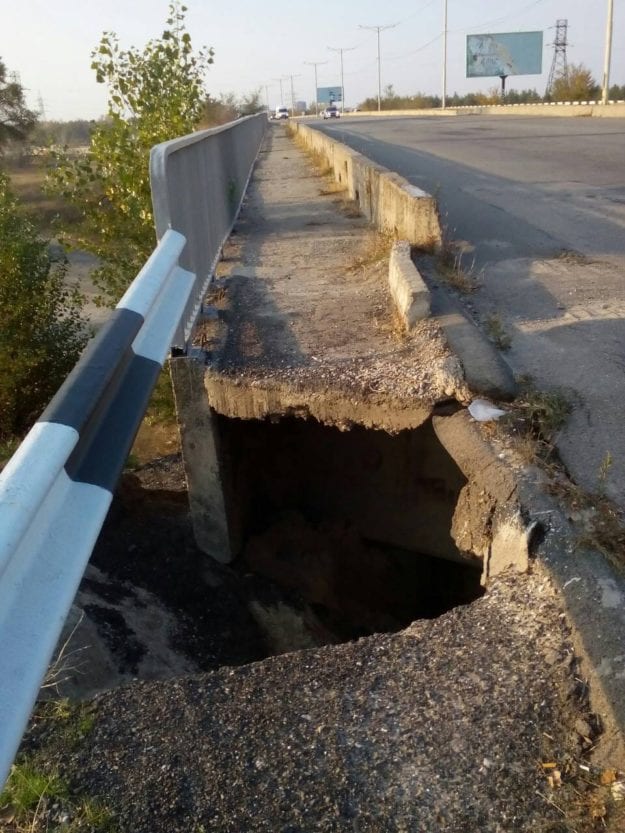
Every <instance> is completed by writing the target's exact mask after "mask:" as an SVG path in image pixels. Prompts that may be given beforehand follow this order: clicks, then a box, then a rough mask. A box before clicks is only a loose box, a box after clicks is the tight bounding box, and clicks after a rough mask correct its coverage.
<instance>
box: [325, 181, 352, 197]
mask: <svg viewBox="0 0 625 833" xmlns="http://www.w3.org/2000/svg"><path fill="white" fill-rule="evenodd" d="M345 191H347V188H346V187H345V185H344V184H343V183H342V182H333V181H332V182H328V184H327V185H325V186H324V187H323V188H320V189H319V195H320V196H322V197H327V196H330V195H331V194H344V193H345Z"/></svg>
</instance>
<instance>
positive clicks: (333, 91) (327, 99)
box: [317, 87, 341, 104]
mask: <svg viewBox="0 0 625 833" xmlns="http://www.w3.org/2000/svg"><path fill="white" fill-rule="evenodd" d="M340 100H341V88H340V87H317V101H318V102H319V104H335V103H336V102H337V101H340Z"/></svg>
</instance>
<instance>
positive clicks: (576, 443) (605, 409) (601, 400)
mask: <svg viewBox="0 0 625 833" xmlns="http://www.w3.org/2000/svg"><path fill="white" fill-rule="evenodd" d="M320 127H321V129H323V130H325V131H326V132H327V133H328V134H330V135H332V136H333V137H335V138H337V139H339V140H340V141H343V142H345V143H346V144H348V145H350V146H351V147H353V148H355V149H356V150H358V151H360V152H361V153H363V154H364V155H366V156H368V157H369V158H370V159H373V160H375V161H376V162H378V163H380V164H382V165H384V166H386V167H387V168H390V169H391V170H394V171H397V172H398V173H400V174H402V175H403V176H404V177H406V179H408V180H409V182H411V183H412V184H414V185H417V186H419V187H420V188H423V189H425V190H426V191H429V192H430V193H433V194H435V195H436V196H437V197H438V200H439V206H440V209H441V214H442V219H443V224H444V225H445V227H446V229H447V234H448V237H449V238H450V239H451V240H454V241H456V242H457V245H458V246H459V247H460V249H461V250H463V251H464V255H463V263H464V266H465V268H470V267H471V266H473V267H474V270H475V272H476V273H480V280H481V282H482V288H481V289H480V291H478V292H477V293H476V294H475V295H474V296H473V298H472V303H473V304H474V308H475V311H476V314H477V316H478V317H479V318H480V319H481V320H482V321H486V319H487V318H488V317H489V316H491V317H492V316H495V317H496V319H497V320H499V321H500V322H501V324H502V325H503V327H504V329H505V330H506V331H507V333H508V335H509V336H510V337H511V339H512V347H511V349H510V350H509V351H508V353H507V354H506V358H507V359H508V361H509V362H510V364H511V365H512V367H513V369H514V370H515V372H518V373H529V374H531V375H532V376H533V377H534V379H535V381H536V383H537V384H538V385H540V386H543V387H545V386H546V387H556V386H557V387H560V388H563V389H564V391H565V392H566V393H567V395H568V396H569V397H570V398H571V400H572V401H573V402H574V410H573V414H572V416H571V418H570V419H569V423H568V425H567V427H566V428H565V429H564V430H563V431H562V433H561V435H560V437H559V439H558V447H559V450H560V453H561V456H562V458H563V460H564V463H565V464H566V465H567V467H568V468H569V471H570V472H571V474H572V475H573V477H574V478H575V479H576V480H577V481H578V482H579V483H581V484H582V485H583V486H584V487H585V488H587V489H589V490H591V491H592V490H595V489H598V488H602V487H603V486H607V491H608V493H609V494H610V495H611V496H612V497H613V498H615V499H617V500H618V501H619V502H620V503H621V504H622V503H623V502H625V420H624V419H623V411H624V406H625V325H624V320H625V120H624V119H612V118H609V119H600V118H583V117H577V118H564V117H563V118H553V117H551V118H525V117H521V116H515V117H511V116H510V117H504V116H485V117H482V116H460V117H441V118H432V117H429V118H421V119H419V118H383V119H377V118H375V119H364V118H363V119H360V118H358V119H351V118H350V119H349V120H347V119H346V120H345V121H342V122H340V123H339V124H332V125H323V126H321V125H320ZM610 460H611V464H610V465H608V466H607V480H606V481H605V483H604V481H603V475H602V474H601V473H602V472H605V469H606V465H605V464H606V462H609V461H610Z"/></svg>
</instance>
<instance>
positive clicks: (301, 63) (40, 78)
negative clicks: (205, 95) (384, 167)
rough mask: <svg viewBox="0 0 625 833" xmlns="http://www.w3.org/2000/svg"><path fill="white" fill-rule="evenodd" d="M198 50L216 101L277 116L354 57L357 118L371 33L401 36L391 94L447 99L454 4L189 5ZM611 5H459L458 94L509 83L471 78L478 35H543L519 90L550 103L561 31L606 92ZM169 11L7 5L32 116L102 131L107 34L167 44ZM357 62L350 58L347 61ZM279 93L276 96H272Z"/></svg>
mask: <svg viewBox="0 0 625 833" xmlns="http://www.w3.org/2000/svg"><path fill="white" fill-rule="evenodd" d="M186 5H187V7H188V12H187V18H186V20H187V23H186V26H187V30H188V31H189V33H190V35H191V38H192V43H193V45H194V47H195V48H196V49H197V48H200V47H201V46H209V47H213V49H214V50H215V62H214V64H213V66H212V67H211V68H210V70H209V72H208V74H207V77H206V86H207V90H208V92H209V93H210V94H211V95H213V96H214V97H217V96H218V95H219V94H220V93H228V92H234V93H236V94H237V95H242V94H246V93H249V92H251V91H253V90H257V89H259V88H260V90H261V95H262V99H263V101H264V100H265V96H266V95H267V98H268V103H269V105H270V106H271V107H275V106H276V105H278V104H280V82H279V80H277V79H279V78H281V77H282V78H283V82H282V89H283V95H284V101H285V103H287V104H290V94H291V79H290V78H288V77H286V76H293V79H292V83H293V89H294V93H295V98H296V100H304V101H307V102H308V101H311V100H313V99H314V69H313V67H312V66H309V65H308V64H307V63H306V62H312V61H317V62H326V63H322V65H320V66H319V67H318V82H319V86H334V85H336V86H338V85H340V57H339V53H338V52H334V51H331V49H329V47H333V48H335V49H336V48H343V49H344V50H346V51H344V53H343V61H344V86H345V103H346V106H355V105H357V104H358V103H359V102H361V101H362V100H363V99H364V98H366V97H367V96H375V95H377V85H378V80H377V78H378V76H377V35H376V32H375V31H372V30H370V29H366V28H360V27H362V26H365V27H367V26H389V27H391V26H392V28H388V29H385V30H384V31H382V32H381V34H380V43H381V49H380V54H381V74H382V86H383V87H384V86H385V85H387V84H392V85H393V88H394V90H395V92H396V93H398V94H400V95H410V94H414V93H416V92H424V93H428V94H439V95H440V93H441V89H442V68H443V37H442V31H443V9H444V0H386V2H379V0H378V2H374V0H315V2H314V3H311V2H306V0H300V2H294V0H263V2H259V0H231V2H225V1H224V0H186ZM607 7H608V0H448V30H449V34H448V62H447V89H448V93H449V94H451V93H453V92H454V91H457V92H459V93H466V92H474V91H478V90H487V89H489V88H491V87H494V86H498V85H499V80H498V79H497V78H493V79H467V78H465V44H466V36H467V34H476V33H490V32H517V31H533V30H542V31H543V32H544V44H545V46H544V54H543V73H542V75H526V76H516V77H513V78H509V79H508V81H507V88H508V89H523V88H527V87H532V88H536V89H537V90H538V91H539V92H540V93H542V92H544V88H545V85H546V82H547V77H548V74H549V69H550V66H551V60H552V56H553V47H552V46H551V45H550V44H552V43H553V37H554V31H553V26H554V24H555V22H556V19H558V18H567V19H568V22H569V42H570V45H569V47H568V50H567V57H568V61H569V63H580V62H582V63H584V64H585V65H586V66H587V67H589V68H590V69H591V71H592V73H593V75H594V77H595V79H596V80H597V81H598V82H599V83H600V82H601V78H602V74H603V60H604V48H605V26H606V16H607ZM167 11H168V3H167V0H106V2H100V0H0V21H2V25H1V27H0V59H2V60H3V61H4V63H5V65H6V67H7V69H8V70H9V71H11V72H16V73H18V75H19V78H20V80H21V82H22V84H23V85H24V87H25V89H26V90H27V100H28V103H29V105H30V106H32V107H33V108H34V109H38V108H39V107H40V105H43V116H44V118H47V119H61V120H67V119H75V118H85V119H95V118H98V117H99V116H102V115H104V114H105V112H106V88H105V87H104V86H103V85H100V84H97V83H96V81H95V76H94V73H93V71H92V70H91V69H90V63H91V58H90V53H91V50H92V49H93V48H94V47H95V46H96V45H97V43H98V42H99V39H100V36H101V34H102V32H103V31H105V30H106V31H113V32H116V33H117V35H118V36H119V39H120V42H121V45H122V46H123V47H129V46H135V47H138V48H140V47H142V46H143V45H144V44H145V43H146V42H147V41H148V40H149V39H151V38H155V37H156V38H158V37H160V35H161V33H162V31H163V29H164V28H165V20H166V18H167ZM347 50H350V51H347ZM611 82H612V83H618V84H625V0H614V37H613V54H612V72H611ZM265 88H267V89H265Z"/></svg>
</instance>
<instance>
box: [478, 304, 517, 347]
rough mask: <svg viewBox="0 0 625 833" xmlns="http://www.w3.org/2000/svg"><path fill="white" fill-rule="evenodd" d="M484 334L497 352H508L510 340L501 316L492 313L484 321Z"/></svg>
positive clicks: (510, 344)
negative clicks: (496, 348) (497, 349)
mask: <svg viewBox="0 0 625 833" xmlns="http://www.w3.org/2000/svg"><path fill="white" fill-rule="evenodd" d="M484 332H485V333H486V335H487V336H488V338H489V339H490V340H491V341H492V342H493V344H494V345H495V346H496V347H498V348H499V350H509V349H510V347H511V346H512V339H511V338H510V336H509V335H508V333H507V332H506V329H505V327H504V325H503V321H502V320H501V316H500V315H499V314H498V313H496V312H493V313H491V314H490V315H487V316H486V318H485V319H484Z"/></svg>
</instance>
